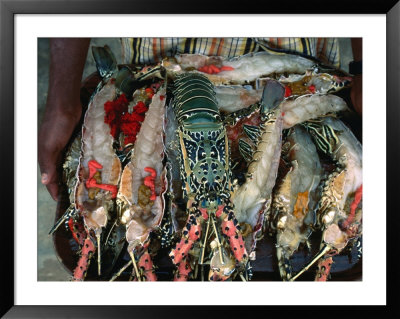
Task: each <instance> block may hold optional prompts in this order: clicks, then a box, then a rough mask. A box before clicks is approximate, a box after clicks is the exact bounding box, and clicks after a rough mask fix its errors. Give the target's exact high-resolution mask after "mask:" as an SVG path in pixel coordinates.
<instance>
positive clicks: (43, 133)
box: [38, 38, 90, 200]
mask: <svg viewBox="0 0 400 319" xmlns="http://www.w3.org/2000/svg"><path fill="white" fill-rule="evenodd" d="M89 43H90V39H89V38H87V39H77V38H69V39H51V40H50V75H49V91H48V96H47V103H46V110H45V113H44V117H43V121H42V125H41V127H40V129H39V136H38V159H39V166H40V170H41V173H42V176H41V180H42V183H43V184H44V185H46V187H47V190H48V191H49V193H50V195H51V197H52V198H53V199H54V200H57V197H58V181H59V175H58V169H59V167H60V162H61V155H62V154H61V153H62V151H63V149H64V147H65V146H66V144H67V143H68V141H69V139H70V137H71V135H72V132H73V131H74V129H75V126H76V124H77V123H78V122H79V119H80V117H81V113H82V106H81V103H80V96H79V94H80V85H81V80H82V73H83V68H84V65H85V61H86V55H87V52H88V48H89Z"/></svg>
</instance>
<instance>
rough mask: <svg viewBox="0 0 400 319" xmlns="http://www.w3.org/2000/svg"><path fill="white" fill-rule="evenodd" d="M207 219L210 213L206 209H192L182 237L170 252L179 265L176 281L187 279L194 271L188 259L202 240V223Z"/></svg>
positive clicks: (174, 261) (175, 262)
mask: <svg viewBox="0 0 400 319" xmlns="http://www.w3.org/2000/svg"><path fill="white" fill-rule="evenodd" d="M207 219H208V215H207V213H206V212H205V211H204V212H201V211H200V210H198V209H195V210H193V209H192V210H190V212H189V216H188V220H187V222H186V225H185V227H184V229H183V232H182V238H181V240H180V241H179V242H178V243H177V244H176V245H175V248H173V249H172V251H171V252H170V254H169V256H170V257H171V259H172V262H173V263H174V264H175V265H176V266H177V273H176V275H175V280H176V281H184V280H187V278H188V276H189V274H190V272H191V271H192V269H191V267H190V264H189V261H188V259H187V257H188V253H189V251H190V250H191V249H192V247H193V245H194V244H195V242H197V241H198V240H200V237H201V228H202V224H203V223H204V221H205V220H207Z"/></svg>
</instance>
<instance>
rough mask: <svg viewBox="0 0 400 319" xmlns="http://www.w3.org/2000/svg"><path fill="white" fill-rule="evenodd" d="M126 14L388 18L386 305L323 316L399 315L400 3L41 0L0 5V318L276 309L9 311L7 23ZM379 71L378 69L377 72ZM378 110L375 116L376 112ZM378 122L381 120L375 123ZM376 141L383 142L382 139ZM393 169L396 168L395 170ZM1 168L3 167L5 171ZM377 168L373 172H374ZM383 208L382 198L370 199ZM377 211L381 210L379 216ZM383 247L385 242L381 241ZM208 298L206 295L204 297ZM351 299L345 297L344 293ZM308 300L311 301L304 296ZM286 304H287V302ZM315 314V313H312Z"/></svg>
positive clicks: (5, 0)
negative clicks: (19, 17)
mask: <svg viewBox="0 0 400 319" xmlns="http://www.w3.org/2000/svg"><path fill="white" fill-rule="evenodd" d="M122 8H123V12H124V13H127V14H130V13H135V14H150V13H152V14H154V13H159V14H172V13H174V14H193V13H196V14H205V13H213V14H222V13H231V14H232V13H246V14H254V13H257V14H260V13H264V14H265V13H274V14H277V13H284V14H290V13H296V14H301V13H313V14H323V13H330V14H386V18H387V32H386V37H387V39H386V40H387V60H386V61H387V64H386V70H387V79H386V81H387V100H386V102H387V106H386V107H387V113H386V114H387V116H386V125H387V131H386V134H387V139H386V146H387V153H386V156H387V162H386V164H387V185H386V186H387V196H386V203H387V206H386V208H387V238H386V240H387V278H382V280H386V282H387V305H386V306H377V307H358V306H357V307H345V306H337V307H335V306H332V307H329V312H330V315H332V316H342V317H350V316H351V317H353V316H356V315H357V316H359V315H360V312H364V313H365V312H367V311H368V314H371V315H376V314H383V315H385V316H386V315H387V316H388V317H389V316H390V317H395V313H397V314H398V315H399V310H398V309H399V308H398V307H396V306H397V305H396V304H395V303H396V299H398V298H396V297H397V296H398V294H396V293H395V291H396V290H395V289H396V284H397V283H398V281H399V280H398V278H399V276H398V275H397V274H396V273H395V269H394V268H395V267H396V264H397V263H396V262H395V258H396V257H397V256H398V254H397V253H396V250H395V249H396V246H397V243H398V238H397V236H396V229H395V227H397V225H398V209H396V208H397V207H396V204H395V201H394V198H395V197H396V195H397V194H396V193H397V188H396V185H397V183H396V182H397V179H398V176H399V174H398V171H399V170H398V168H397V167H398V163H399V160H400V159H399V154H400V152H399V151H398V145H399V142H398V136H400V125H398V121H399V120H400V116H399V113H400V112H399V105H400V100H399V97H400V90H399V87H400V83H399V70H400V66H399V57H400V52H399V48H400V44H399V43H400V33H399V30H400V23H399V17H400V4H399V3H397V0H392V1H372V0H370V1H365V0H364V1H362V0H354V1H344V0H336V1H335V3H334V5H333V3H330V4H328V3H326V2H321V1H319V0H309V1H307V2H303V1H289V2H288V1H285V2H284V3H277V2H276V3H273V4H269V3H268V2H267V1H265V2H264V3H263V4H262V5H261V4H259V3H258V4H257V3H254V2H253V1H250V2H249V1H246V3H245V4H244V3H243V2H242V3H241V4H240V5H238V4H234V3H231V4H230V5H229V6H228V7H227V5H226V4H224V3H217V2H212V1H208V0H203V1H202V2H201V5H195V4H194V3H193V4H190V5H188V2H183V1H177V0H174V1H162V0H153V1H151V5H149V2H148V1H146V0H137V1H123V0H115V1H110V0H103V1H93V0H83V1H74V0H70V1H68V0H59V1H40V0H32V1H29V0H13V1H11V0H0V21H1V24H0V25H1V26H0V61H1V66H0V70H1V71H0V101H1V102H0V103H1V104H0V132H1V135H0V136H1V138H0V150H2V152H3V153H7V156H1V157H0V167H1V168H2V169H1V170H0V180H1V181H2V183H1V192H0V194H1V198H2V201H1V203H2V213H1V219H0V220H1V224H2V226H3V227H2V238H3V245H2V258H1V269H2V272H1V274H2V275H1V292H2V297H1V310H0V315H1V316H4V318H67V317H68V318H94V317H96V318H125V317H137V318H142V317H143V318H153V317H154V318H157V317H160V316H161V315H162V316H163V317H165V316H171V317H176V316H178V315H179V316H181V315H185V316H192V317H198V316H202V317H205V316H210V315H218V316H221V315H223V314H227V312H229V313H232V314H234V317H235V316H246V315H250V314H251V315H252V316H253V315H254V312H257V313H258V312H259V313H260V314H263V315H268V316H271V315H272V314H271V311H272V312H274V313H275V315H277V312H278V311H281V309H277V308H276V307H271V308H270V309H268V310H265V309H263V307H252V309H248V308H247V307H243V306H242V307H215V306H213V307H196V308H195V309H192V308H190V309H188V307H189V306H182V307H175V306H159V307H155V306H123V307H119V306H16V305H15V302H14V300H15V298H14V296H15V293H16V292H15V290H14V278H15V273H14V266H15V265H14V245H12V244H11V243H12V242H13V239H14V227H15V226H16V225H15V224H14V214H13V212H14V208H15V207H14V200H13V199H14V186H15V181H14V174H15V164H14V161H15V158H14V142H15V139H14V133H13V132H14V121H15V117H14V107H13V105H14V53H15V52H14V31H15V30H14V18H15V15H16V14H39V13H40V14H56V13H62V14H107V13H108V14H118V13H121V12H122ZM377 67H379V66H377ZM378 112H379V111H378ZM380 120H382V121H383V120H385V119H380ZM382 142H383V141H382ZM396 164H397V165H396ZM4 168H6V169H4ZM377 169H379V168H377ZM376 200H379V201H381V202H384V201H385V199H383V198H382V199H376ZM381 213H382V212H381ZM381 240H382V241H383V240H384V239H381ZM210 293H212V292H211V291H210ZM348 293H349V294H351V292H348ZM310 298H312V296H311V297H310ZM288 303H290V302H288ZM319 308H321V309H319ZM327 310H328V309H326V307H317V309H313V310H312V312H313V313H315V314H316V313H320V314H319V315H318V316H320V315H321V316H322V315H323V314H322V312H326V311H327ZM284 312H285V316H299V315H301V314H303V315H307V316H310V315H311V313H310V309H309V308H308V307H297V306H296V307H286V309H285V310H284Z"/></svg>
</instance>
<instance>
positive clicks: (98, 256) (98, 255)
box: [96, 233, 101, 276]
mask: <svg viewBox="0 0 400 319" xmlns="http://www.w3.org/2000/svg"><path fill="white" fill-rule="evenodd" d="M96 239H97V273H98V274H99V276H101V254H100V233H96Z"/></svg>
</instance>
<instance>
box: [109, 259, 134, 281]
mask: <svg viewBox="0 0 400 319" xmlns="http://www.w3.org/2000/svg"><path fill="white" fill-rule="evenodd" d="M131 264H132V259H131V260H129V261H128V262H127V263H126V264H125V266H123V267H122V268H121V269H120V270H119V271H118V272H117V273H116V274H115V275H114V276H112V278H111V279H110V281H114V280H115V279H117V278H118V277H119V276H121V274H122V272H123V271H124V270H125V269H126V268H128V267H129V266H130V265H131Z"/></svg>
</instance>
